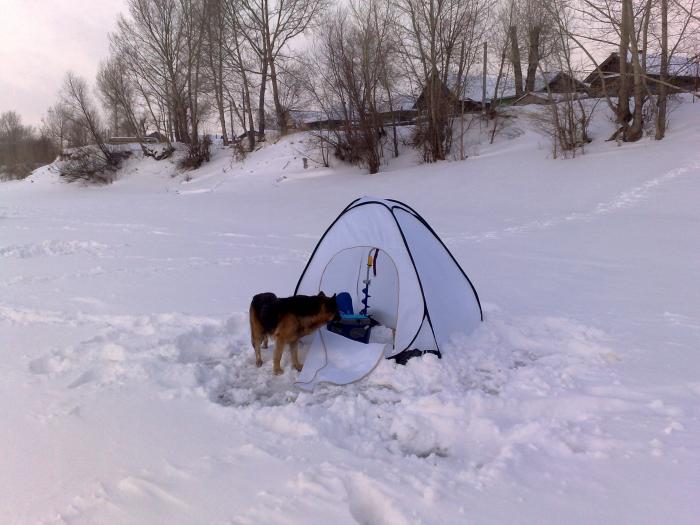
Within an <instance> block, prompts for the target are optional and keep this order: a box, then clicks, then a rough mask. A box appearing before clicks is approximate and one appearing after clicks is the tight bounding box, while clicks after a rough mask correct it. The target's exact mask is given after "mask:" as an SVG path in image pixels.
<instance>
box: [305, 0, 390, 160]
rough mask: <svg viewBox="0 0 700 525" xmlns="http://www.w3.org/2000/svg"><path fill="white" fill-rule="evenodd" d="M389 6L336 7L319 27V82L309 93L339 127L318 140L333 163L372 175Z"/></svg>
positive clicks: (375, 0)
mask: <svg viewBox="0 0 700 525" xmlns="http://www.w3.org/2000/svg"><path fill="white" fill-rule="evenodd" d="M391 19H392V17H391V10H390V4H389V3H388V2H385V1H383V0H358V1H356V2H354V3H351V4H350V6H349V7H348V8H338V10H337V11H336V12H335V13H333V14H332V15H330V16H329V17H328V18H327V19H326V20H325V22H324V24H323V27H324V29H323V33H322V36H321V38H320V42H319V44H320V45H319V49H318V52H317V56H316V63H315V66H316V68H317V69H318V70H319V71H320V75H321V76H320V77H319V78H318V82H317V84H316V86H315V88H314V93H315V95H316V99H317V101H318V103H319V104H320V105H321V107H323V108H324V109H325V112H326V115H327V117H328V118H329V119H330V120H340V121H341V122H342V124H340V125H339V126H338V127H336V128H335V129H333V130H332V132H331V133H328V134H323V133H321V134H318V136H319V138H324V140H326V141H328V142H330V143H331V144H332V146H333V148H334V151H335V154H336V156H337V157H338V158H340V159H342V160H345V161H348V162H351V163H354V164H361V165H365V166H366V167H367V168H368V169H369V172H370V173H377V172H378V171H379V168H380V166H381V162H382V158H383V155H384V153H383V143H384V141H385V138H386V131H385V129H384V122H383V120H382V108H385V107H386V98H385V96H384V95H385V91H384V85H385V84H384V83H383V79H384V78H385V75H386V70H387V63H388V62H390V60H391V58H390V56H389V53H390V52H391V50H392V47H391V45H390V42H389V40H390V25H391Z"/></svg>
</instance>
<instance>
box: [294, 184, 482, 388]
mask: <svg viewBox="0 0 700 525" xmlns="http://www.w3.org/2000/svg"><path fill="white" fill-rule="evenodd" d="M376 249H378V250H379V251H378V256H377V259H376V274H374V273H373V274H372V276H371V284H370V291H369V294H370V299H369V302H368V306H369V311H368V313H369V314H370V315H371V316H372V317H373V318H374V319H375V320H376V321H378V322H379V323H380V324H382V325H384V326H386V327H388V328H391V329H392V330H393V331H394V337H393V344H388V345H383V344H382V345H377V344H375V345H370V346H369V348H366V347H367V345H365V344H363V343H358V342H356V341H353V340H350V339H346V338H342V337H332V336H331V337H329V335H331V333H330V332H328V331H326V330H325V329H323V330H321V331H320V333H319V334H318V335H317V336H315V338H314V340H313V343H312V346H311V349H310V351H309V354H308V356H307V360H306V364H305V365H304V369H303V370H302V373H301V374H300V376H299V382H298V385H299V386H302V387H304V386H306V387H313V385H314V384H315V383H317V382H319V381H328V382H333V383H338V384H345V383H347V382H350V381H352V380H357V379H360V378H361V377H364V376H365V375H366V374H367V373H369V372H371V370H372V369H373V368H374V366H376V364H377V362H378V360H379V359H380V358H381V357H382V355H384V356H385V357H392V356H396V355H398V354H401V353H402V352H404V351H410V350H419V351H421V352H424V351H433V352H435V353H437V354H438V355H440V354H439V352H440V347H441V346H442V345H444V343H446V342H447V341H449V339H450V337H452V336H453V335H455V334H458V333H467V334H468V333H470V332H472V331H473V330H474V329H475V328H476V327H477V326H478V325H479V323H480V322H481V321H482V320H483V314H482V311H481V304H480V302H479V297H478V295H477V293H476V290H475V289H474V286H473V285H472V283H471V281H470V280H469V278H468V277H467V275H466V274H465V273H464V271H463V270H462V268H461V267H460V266H459V264H458V263H457V261H456V260H455V258H454V257H453V256H452V254H451V253H450V252H449V250H448V249H447V247H446V246H445V245H444V244H443V242H442V241H441V240H440V239H439V238H438V236H437V234H436V233H435V232H434V231H433V229H432V228H431V227H430V226H429V225H428V223H427V222H426V221H425V220H424V219H423V218H422V217H421V216H420V215H419V214H418V213H417V212H416V211H415V210H413V209H412V208H411V207H410V206H407V205H406V204H403V203H401V202H399V201H396V200H392V199H377V198H371V197H363V198H360V199H357V200H355V201H353V202H352V203H350V205H348V206H347V207H346V208H345V209H344V210H343V211H342V212H341V214H340V215H339V216H338V218H337V219H336V220H335V221H334V222H333V223H332V224H331V225H330V227H329V228H328V229H327V230H326V232H325V233H324V234H323V236H322V237H321V240H320V241H319V242H318V245H317V246H316V249H315V250H314V251H313V253H312V255H311V258H310V259H309V262H308V263H307V265H306V268H305V269H304V271H303V272H302V274H301V277H300V278H299V282H298V284H297V287H296V290H295V294H304V295H313V294H316V293H318V292H319V291H321V290H322V291H324V292H325V293H326V294H332V293H341V292H349V293H350V295H351V297H352V302H353V306H354V310H355V311H356V312H357V311H359V310H360V309H361V308H362V304H361V301H362V298H363V296H364V295H363V293H362V289H363V288H364V284H363V279H364V278H365V271H366V268H367V256H368V254H369V253H370V252H374V250H376ZM332 335H336V334H332ZM331 340H332V344H331V342H330V341H331ZM357 345H362V347H365V348H360V347H358V346H357ZM354 355H356V356H358V360H364V361H366V362H365V363H364V364H363V363H358V362H357V361H353V359H352V357H349V356H354ZM368 355H369V356H371V357H368ZM338 359H340V360H341V361H342V362H339V361H338ZM370 361H372V362H370ZM349 362H352V372H348V366H349ZM368 367H369V368H368ZM330 370H333V372H329V371H330ZM339 370H340V372H339Z"/></svg>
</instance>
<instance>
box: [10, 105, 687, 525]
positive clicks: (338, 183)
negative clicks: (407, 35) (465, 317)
mask: <svg viewBox="0 0 700 525" xmlns="http://www.w3.org/2000/svg"><path fill="white" fill-rule="evenodd" d="M683 109H684V110H685V111H683V114H682V115H678V118H677V120H674V122H675V124H674V127H673V129H672V130H671V132H670V135H669V140H667V141H664V142H662V143H655V142H652V141H644V143H643V144H641V145H632V146H630V145H625V146H623V147H620V148H618V147H616V146H614V145H613V144H610V143H603V142H598V141H597V142H594V143H593V144H592V145H591V146H590V147H589V148H588V153H587V154H586V155H585V156H583V157H581V158H577V159H575V160H572V161H552V160H547V159H545V158H544V157H545V154H544V150H543V149H541V148H540V149H538V144H539V143H541V141H543V140H544V139H542V138H541V137H539V136H538V135H536V134H535V133H533V132H532V131H531V130H529V129H527V128H526V127H524V126H522V129H521V131H522V132H521V133H512V134H511V135H512V136H513V137H514V138H513V139H512V140H502V141H500V142H497V143H496V144H494V146H493V147H491V148H489V147H486V146H484V147H483V151H482V152H481V153H482V155H481V156H473V158H470V159H469V160H468V161H466V162H451V163H441V164H438V165H435V166H409V165H408V161H407V160H406V158H405V157H404V159H403V160H401V159H400V162H404V163H407V164H404V165H401V164H399V165H396V166H389V170H388V171H387V172H385V173H382V174H380V175H378V176H372V177H369V176H364V175H361V174H360V173H359V172H358V171H356V170H353V169H346V168H343V169H323V168H317V169H314V170H310V172H311V173H309V172H305V171H304V170H303V169H302V168H301V166H300V162H299V161H298V160H297V161H296V162H295V159H294V156H295V155H296V153H295V151H296V150H297V149H298V147H299V145H298V144H292V143H290V142H291V141H296V140H298V139H295V138H290V139H288V140H287V141H286V142H285V141H283V142H280V143H279V144H277V145H275V146H272V147H269V148H266V149H263V150H262V151H260V152H257V153H255V154H253V155H251V156H250V157H249V159H248V160H247V161H246V164H245V165H243V166H242V167H237V166H236V165H233V164H232V163H231V162H230V159H227V158H225V156H224V154H223V153H222V152H219V154H218V156H216V157H215V159H214V161H213V162H212V164H210V165H209V166H207V167H206V168H205V169H204V170H202V172H201V174H199V175H198V173H199V172H195V174H194V175H195V178H194V179H193V180H192V181H190V182H188V183H187V184H182V183H181V181H180V180H178V179H173V178H172V177H171V174H170V169H171V167H170V166H168V164H167V163H160V164H159V163H155V162H151V161H150V160H143V161H133V162H132V163H131V164H130V165H129V166H127V168H126V169H125V170H124V173H125V174H124V177H123V178H122V179H121V180H119V181H117V183H115V184H114V185H112V186H110V187H104V188H81V187H76V186H67V185H63V184H60V183H58V182H57V181H56V180H55V179H54V178H53V176H52V175H51V174H50V173H46V172H43V173H42V172H39V173H37V174H36V175H35V176H34V177H32V179H30V180H28V181H25V182H22V183H8V184H3V185H0V349H2V352H3V359H2V360H0V373H2V377H3V381H2V382H0V416H1V417H2V422H3V424H2V425H1V426H0V449H1V450H3V451H5V453H3V454H2V455H0V491H1V492H2V494H3V497H2V498H0V522H2V523H7V524H18V525H19V524H22V525H24V524H27V523H38V524H76V525H77V524H86V525H87V524H95V523H110V524H112V523H115V524H117V523H125V524H127V523H128V524H141V523H142V524H153V523H168V524H193V525H194V524H201V523H213V524H253V523H270V524H294V523H310V524H314V523H318V524H326V523H330V522H333V523H338V524H341V523H365V524H372V525H376V524H397V523H398V524H401V523H410V524H414V523H416V524H420V523H423V524H430V525H432V524H443V523H445V524H451V523H469V524H484V525H488V524H501V523H509V524H518V523H522V524H526V523H527V524H530V523H552V524H560V523H567V524H592V523H619V524H635V525H638V524H650V525H651V524H658V523H674V524H681V525H685V524H688V525H690V524H695V523H697V519H698V516H700V501H699V500H698V499H697V497H696V495H697V494H698V493H700V474H699V473H698V469H697V468H696V466H697V465H698V464H700V440H698V436H700V380H698V377H700V358H699V357H698V355H699V354H698V350H700V349H699V348H698V345H699V343H698V341H699V340H700V313H699V312H700V297H699V296H698V293H697V290H698V289H700V282H699V280H700V277H699V276H698V273H697V268H698V263H699V262H700V210H699V209H698V206H697V195H699V194H700V166H698V163H697V160H698V159H697V154H696V153H695V150H694V149H693V148H694V147H695V144H697V140H698V137H700V118H699V117H700V114H699V111H698V110H697V108H696V105H692V104H687V105H686V106H684V108H683ZM606 125H607V121H606V120H605V118H603V117H602V116H601V117H600V118H599V119H598V121H597V123H596V126H597V128H596V130H597V131H598V134H597V136H600V137H603V136H607V135H609V133H608V131H607V129H605V126H606ZM285 166H286V167H285ZM513 166H518V171H517V172H515V171H513ZM283 176H284V177H286V178H284V179H282V178H281V177H283ZM202 189H209V190H211V191H197V190H202ZM177 191H180V193H179V194H178V193H177ZM185 191H186V192H188V193H183V192H185ZM360 193H371V194H375V195H386V196H391V197H396V198H398V199H400V200H403V201H406V202H408V203H410V204H411V205H412V206H414V207H415V208H416V209H417V210H418V211H419V212H421V214H423V215H424V216H425V218H426V220H428V221H429V222H430V223H431V224H432V225H433V226H434V227H435V228H436V230H437V231H438V233H439V234H440V235H441V236H442V237H443V238H444V239H445V241H446V242H447V243H448V245H449V247H450V249H451V250H452V251H453V253H454V254H455V256H456V257H457V259H458V260H459V261H460V263H461V264H462V266H463V267H464V269H465V270H466V272H467V273H468V274H469V276H470V278H471V279H472V280H473V281H474V284H475V286H476V288H477V290H478V291H479V294H480V296H481V297H482V299H483V302H484V310H485V318H486V322H485V323H484V324H483V326H482V327H481V329H479V330H478V331H477V332H476V333H475V334H474V335H473V336H471V337H469V338H458V339H456V340H454V341H453V343H452V345H451V346H450V347H448V348H445V349H444V351H443V355H444V358H443V359H442V360H437V359H436V358H434V357H433V356H425V357H424V358H422V359H416V360H412V361H410V362H409V363H408V365H407V366H406V367H398V366H396V365H394V364H393V362H389V361H383V362H382V363H381V364H380V366H379V367H378V369H377V370H376V371H375V372H374V373H372V374H371V375H370V376H369V377H368V378H367V379H365V380H363V381H361V382H359V383H356V384H353V385H350V386H347V387H331V386H325V387H322V388H320V389H318V390H317V391H316V392H314V393H313V394H307V393H302V392H300V391H298V390H296V389H294V388H293V386H292V384H293V381H294V379H295V377H296V372H293V371H291V370H290V367H289V363H285V374H284V375H283V376H281V377H274V376H273V375H272V373H271V364H270V358H271V356H270V354H269V352H268V353H267V354H265V355H264V358H265V361H266V363H265V366H263V368H261V369H258V368H256V367H255V365H254V356H253V351H252V349H251V348H250V342H249V334H248V320H247V314H246V310H247V306H248V302H249V300H250V297H252V295H253V294H254V293H257V292H260V291H268V290H269V291H273V292H275V293H278V294H279V295H287V294H289V293H291V291H292V289H293V286H294V284H295V283H296V279H297V278H298V276H299V274H300V272H301V270H302V268H303V266H304V264H305V262H306V259H307V258H308V256H309V254H310V252H311V251H312V250H313V247H314V245H315V243H316V241H317V239H318V237H319V236H320V235H321V234H322V232H323V231H324V230H325V228H326V227H327V226H328V224H329V223H330V222H331V221H332V219H333V218H335V216H336V215H337V213H338V212H339V211H340V210H341V209H342V208H343V207H344V206H345V205H346V204H347V203H348V202H350V201H351V200H352V199H354V198H355V197H357V196H358V195H359V194H360Z"/></svg>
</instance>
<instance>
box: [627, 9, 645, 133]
mask: <svg viewBox="0 0 700 525" xmlns="http://www.w3.org/2000/svg"><path fill="white" fill-rule="evenodd" d="M623 2H625V3H627V4H628V6H627V27H628V30H629V35H630V51H631V52H632V71H633V79H634V115H633V118H632V125H631V126H630V127H629V128H628V129H627V132H626V133H625V136H624V139H625V140H626V141H628V142H636V141H637V140H639V139H640V138H642V134H643V126H644V120H643V115H642V110H643V108H644V71H642V65H641V63H640V62H639V48H638V47H637V36H636V34H635V31H634V18H633V10H632V0H623Z"/></svg>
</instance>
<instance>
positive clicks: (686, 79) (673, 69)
mask: <svg viewBox="0 0 700 525" xmlns="http://www.w3.org/2000/svg"><path fill="white" fill-rule="evenodd" d="M627 67H628V71H629V72H630V75H631V72H632V55H631V54H628V56H627ZM668 75H669V78H668V83H669V84H672V85H674V86H677V87H678V90H679V91H681V90H682V91H693V92H697V91H698V90H699V89H700V56H695V57H688V56H687V55H674V56H672V57H671V59H670V60H669V64H668ZM646 76H647V77H649V79H648V80H647V82H646V85H647V89H648V90H649V92H651V93H654V94H655V93H656V92H657V90H658V88H659V84H658V83H657V82H654V80H658V79H659V78H660V77H661V56H660V55H647V58H646ZM601 77H602V78H601ZM630 78H631V77H630ZM603 79H604V81H605V89H603ZM584 82H586V83H588V84H590V86H591V88H590V89H591V93H592V94H593V95H595V96H603V95H605V94H606V91H607V94H608V95H609V96H617V93H618V90H619V86H620V54H619V53H617V52H613V53H610V55H609V56H608V58H606V59H605V60H603V62H602V63H601V64H600V65H599V66H598V67H597V68H596V69H594V70H593V71H592V72H591V73H590V74H589V75H588V76H587V77H586V78H585V80H584Z"/></svg>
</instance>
